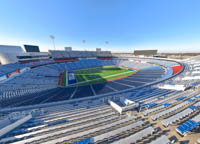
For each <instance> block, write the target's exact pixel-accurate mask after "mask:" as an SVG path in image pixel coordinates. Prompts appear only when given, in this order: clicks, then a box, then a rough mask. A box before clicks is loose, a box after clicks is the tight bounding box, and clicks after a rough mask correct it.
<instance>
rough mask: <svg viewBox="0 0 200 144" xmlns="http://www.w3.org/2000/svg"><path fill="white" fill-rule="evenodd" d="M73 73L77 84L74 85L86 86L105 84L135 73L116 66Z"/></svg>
mask: <svg viewBox="0 0 200 144" xmlns="http://www.w3.org/2000/svg"><path fill="white" fill-rule="evenodd" d="M74 73H75V77H76V79H77V82H78V83H77V84H76V85H88V84H94V83H100V82H105V81H108V80H112V79H115V78H119V77H124V76H129V75H132V74H133V73H135V71H130V70H128V69H124V68H120V67H117V66H103V67H96V68H87V69H81V70H75V71H74Z"/></svg>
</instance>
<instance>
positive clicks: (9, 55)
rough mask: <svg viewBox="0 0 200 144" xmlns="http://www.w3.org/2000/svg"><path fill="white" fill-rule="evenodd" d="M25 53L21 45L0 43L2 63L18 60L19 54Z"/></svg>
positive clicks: (0, 61)
mask: <svg viewBox="0 0 200 144" xmlns="http://www.w3.org/2000/svg"><path fill="white" fill-rule="evenodd" d="M23 53H25V52H24V51H23V49H22V48H21V47H20V46H10V45H0V63H1V64H2V65H4V64H9V63H16V62H18V58H17V56H18V55H20V54H23Z"/></svg>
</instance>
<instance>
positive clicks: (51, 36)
mask: <svg viewBox="0 0 200 144" xmlns="http://www.w3.org/2000/svg"><path fill="white" fill-rule="evenodd" d="M50 38H51V39H52V41H53V46H54V50H56V46H55V41H54V39H55V37H54V36H53V35H50Z"/></svg>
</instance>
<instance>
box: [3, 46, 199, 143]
mask: <svg viewBox="0 0 200 144" xmlns="http://www.w3.org/2000/svg"><path fill="white" fill-rule="evenodd" d="M5 47H6V48H5ZM24 47H25V49H26V51H23V49H22V48H21V47H18V46H3V45H2V46H1V47H0V50H1V51H0V60H1V63H2V65H1V66H0V83H1V85H0V116H1V118H0V143H3V144H4V143H13V144H23V143H38V144H39V143H46V144H56V143H72V144H92V143H98V144H101V143H102V144H103V143H104V144H105V143H113V144H128V143H139V144H147V143H151V144H161V143H162V144H169V143H177V142H181V141H189V143H195V142H196V141H197V139H198V138H199V125H200V113H199V109H200V95H199V93H200V92H199V88H198V86H199V83H200V82H199V67H200V57H199V56H196V57H191V58H189V59H184V60H178V59H170V58H160V57H154V56H153V55H155V54H157V51H156V52H155V51H148V50H147V51H139V52H136V53H139V55H137V54H135V56H126V57H124V56H113V55H112V53H111V51H101V50H99V49H98V50H97V51H77V50H72V49H71V50H49V52H48V53H41V52H40V51H39V47H38V46H30V45H25V46H24ZM4 48H5V49H6V52H5V50H4ZM8 49H12V50H11V52H10V53H9V52H8ZM14 55H15V56H16V57H15V59H13V57H14ZM140 55H143V56H142V57H141V56H140Z"/></svg>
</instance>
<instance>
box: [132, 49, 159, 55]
mask: <svg viewBox="0 0 200 144" xmlns="http://www.w3.org/2000/svg"><path fill="white" fill-rule="evenodd" d="M157 51H158V50H134V55H136V56H138V55H143V56H154V55H157Z"/></svg>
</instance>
